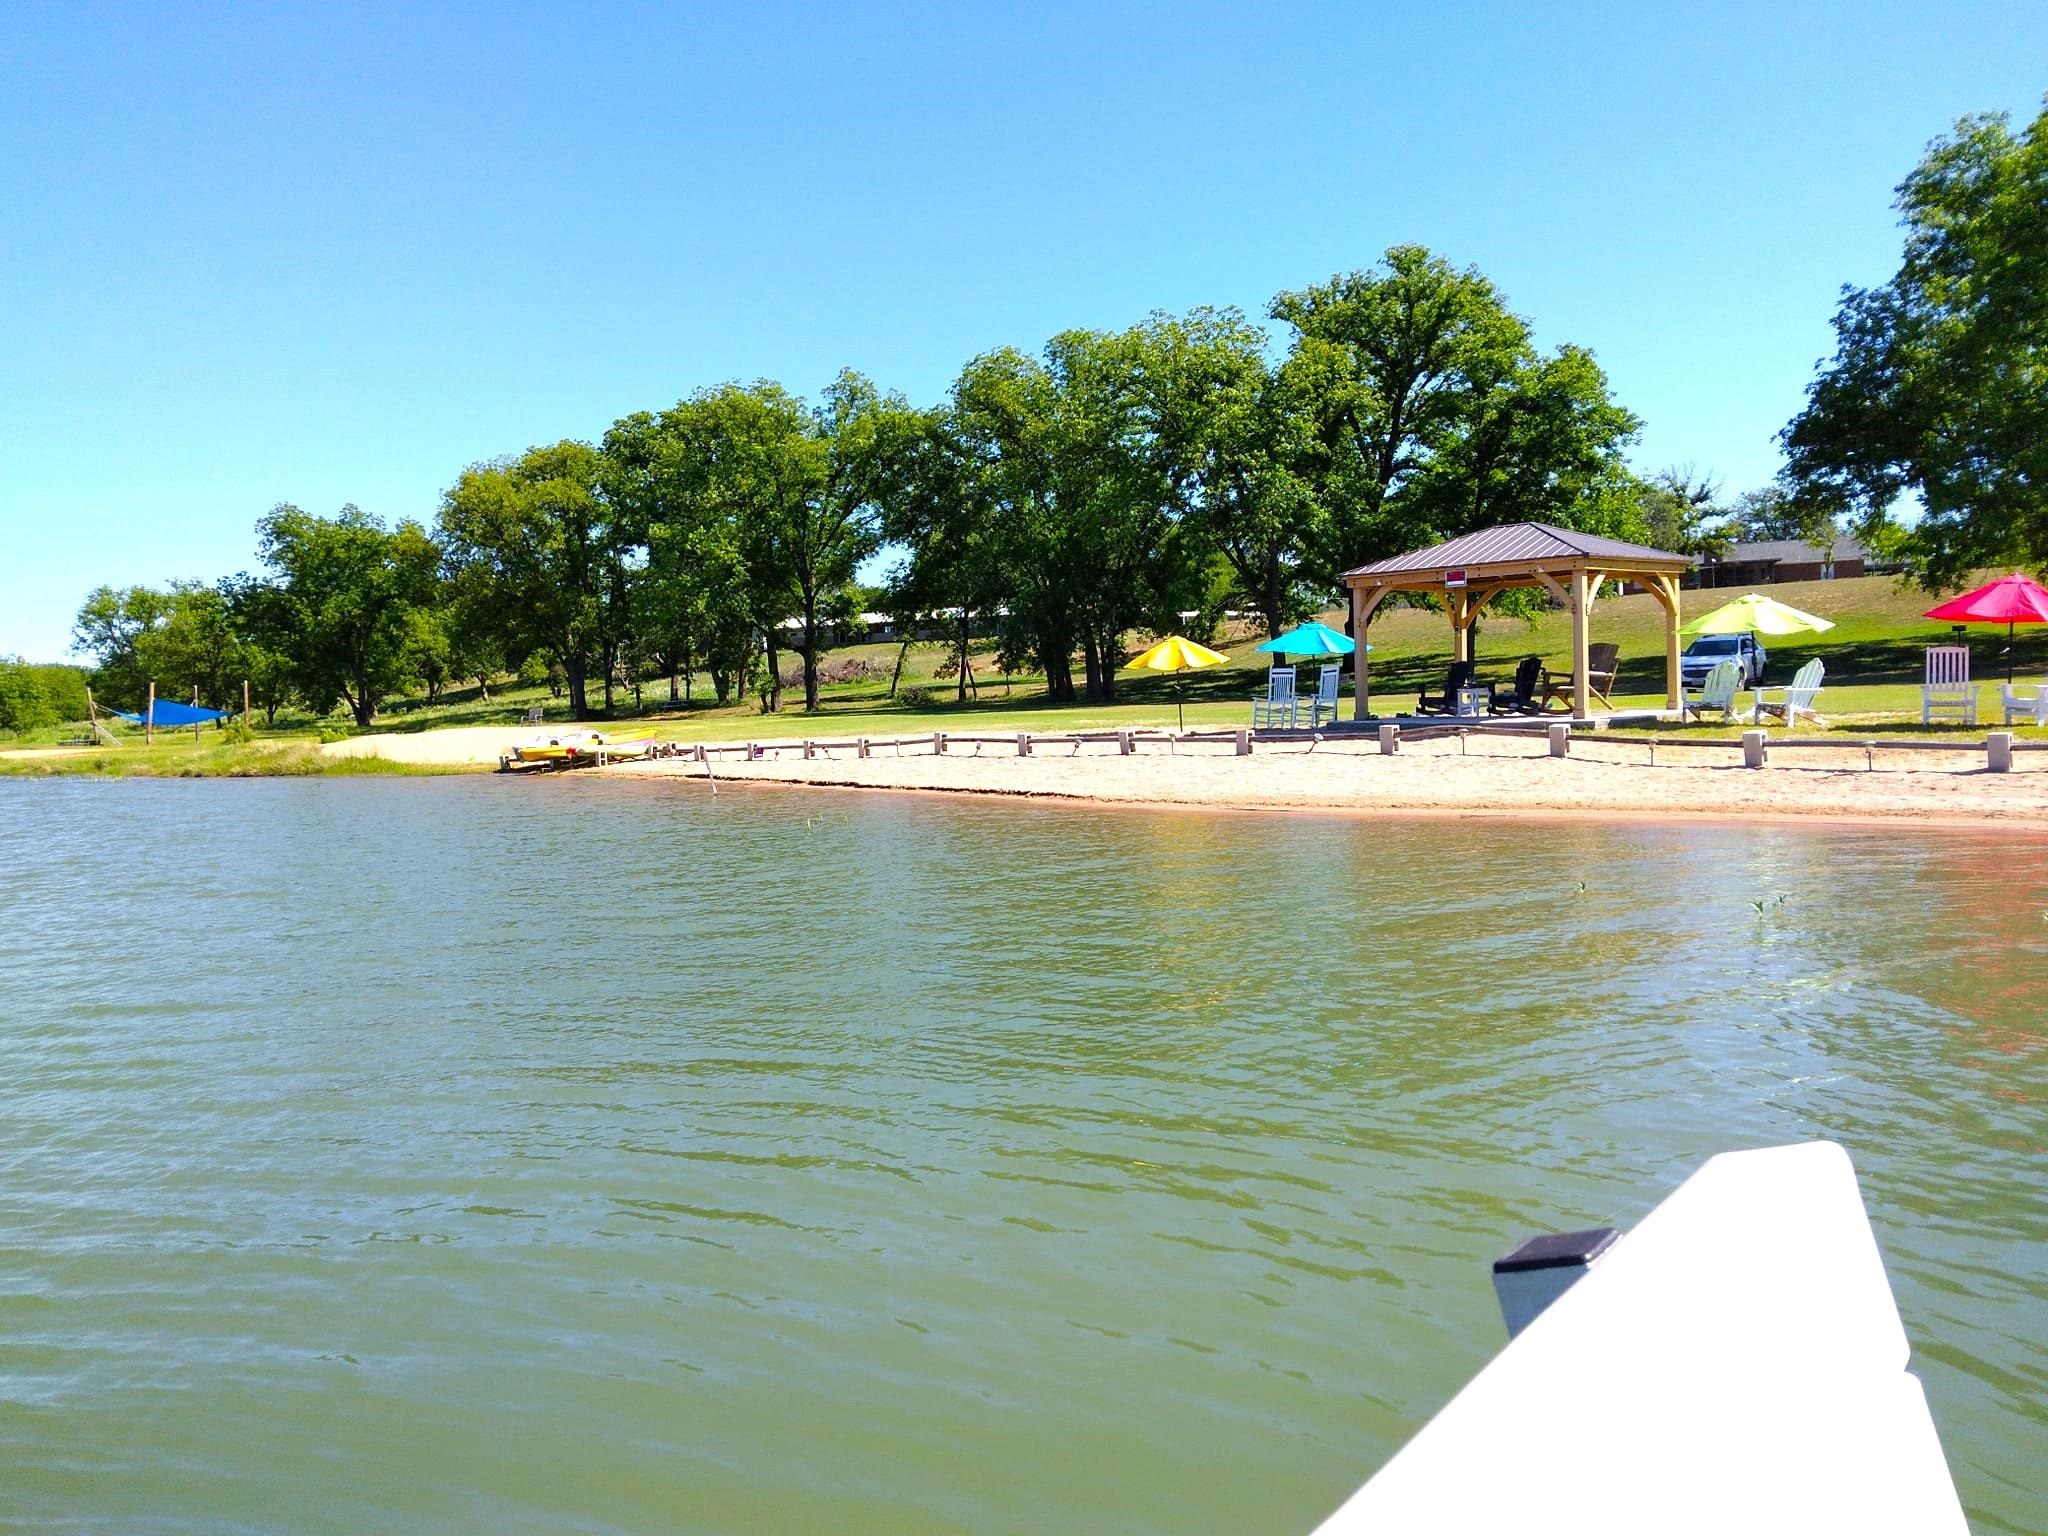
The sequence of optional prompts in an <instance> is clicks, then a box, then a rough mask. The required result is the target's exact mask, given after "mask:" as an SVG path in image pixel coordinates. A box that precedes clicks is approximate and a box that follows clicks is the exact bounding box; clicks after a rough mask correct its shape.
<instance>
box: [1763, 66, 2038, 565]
mask: <svg viewBox="0 0 2048 1536" xmlns="http://www.w3.org/2000/svg"><path fill="white" fill-rule="evenodd" d="M1896 206H1897V207H1898V209H1899V212H1900V215H1901V220H1902V222H1903V223H1904V225H1905V229H1906V243H1905V252H1904V256H1903V259H1902V260H1901V262H1900V265H1899V270H1898V272H1897V273H1896V274H1895V275H1894V276H1893V277H1892V279H1891V280H1890V281H1889V282H1886V283H1883V284H1881V285H1879V286H1877V287H1874V288H1845V289H1844V290H1843V297H1842V303H1841V306H1840V308H1839V309H1838V310H1837V311H1836V314H1835V353H1834V357H1833V358H1832V359H1831V360H1830V361H1829V362H1827V363H1826V364H1825V365H1824V366H1823V367H1822V369H1821V371H1820V373H1819V376H1818V377H1817V378H1816V379H1815V380H1814V382H1813V385H1812V386H1811V388H1810V390H1809V391H1808V398H1807V404H1806V408H1805V409H1804V410H1803V411H1802V412H1801V413H1800V414H1799V415H1798V416H1797V417H1796V418H1794V419H1793V421H1792V422H1791V424H1790V425H1789V426H1787V427H1786V429H1785V431H1784V433H1783V435H1782V439H1781V440H1782V442H1783V444H1784V447H1785V453H1786V460H1787V463H1786V480H1787V484H1788V487H1789V488H1790V490H1791V491H1792V493H1793V495H1794V496H1795V498H1796V499H1797V500H1799V501H1800V502H1802V503H1804V504H1806V505H1809V506H1812V507H1815V508H1817V509H1819V510H1820V511H1821V512H1822V513H1826V514H1839V515H1841V516H1843V517H1846V518H1850V519H1853V520H1854V521H1855V522H1856V523H1857V525H1858V526H1859V528H1860V530H1861V531H1863V532H1865V533H1866V534H1867V535H1868V536H1870V537H1872V538H1874V539H1877V540H1879V541H1881V542H1888V541H1886V540H1885V534H1886V532H1887V529H1886V524H1887V523H1888V522H1889V521H1890V520H1891V518H1892V515H1893V512H1894V508H1895V506H1896V505H1897V504H1898V503H1900V502H1901V501H1902V500H1904V499H1912V498H1917V499H1918V501H1919V502H1920V504H1921V507H1922V508H1923V511H1922V513H1921V515H1920V517H1919V518H1918V520H1917V521H1916V522H1914V523H1913V525H1912V526H1911V527H1910V528H1909V529H1908V530H1907V531H1906V533H1905V536H1904V537H1903V538H1902V539H1901V540H1899V541H1898V543H1897V546H1896V547H1897V548H1898V551H1899V552H1900V553H1901V554H1902V555H1904V557H1905V558H1906V559H1907V560H1909V561H1910V562H1911V564H1912V566H1913V568H1914V570H1915V571H1916V572H1917V573H1918V574H1919V576H1920V577H1921V578H1922V579H1923V580H1924V581H1926V582H1927V583H1928V584H1929V585H1931V586H1936V587H1940V586H1947V585H1950V584H1952V583H1953V582H1954V581H1955V580H1956V579H1957V578H1958V577H1960V576H1962V575H1963V574H1964V573H1966V572H1968V571H1969V570H1971V569H1973V568H1976V567H1980V566H1986V565H2004V564H2026V565H2035V566H2039V565H2042V564H2044V563H2048V102H2044V106H2043V110H2042V112H2041V113H2040V115H2038V116H2037V117H2035V119H2034V120H2033V122H2032V123H2031V124H2030V125H2029V126H2028V127H2027V128H2026V130H2025V131H2024V132H2018V133H2016V132H2014V130H2013V128H2012V125H2011V121H2010V119H2009V118H2008V117H2007V116H2006V115H2004V114H1993V115H1987V116H1980V117H1966V118H1964V119H1962V120H1961V121H1960V122H1958V123H1957V124H1956V127H1955V131H1954V132H1953V133H1952V134H1950V135H1949V136H1948V137H1946V138H1941V139H1937V140H1935V142H1934V143H1933V144H1932V145H1930V146H1929V148H1928V150H1927V153H1926V156H1925V157H1924V158H1923V159H1922V160H1921V162H1920V164H1919V165H1918V166H1917V167H1915V169H1914V170H1913V172H1912V174H1910V175H1909V176H1908V177H1907V178H1906V179H1905V181H1904V182H1903V183H1901V184H1900V186H1899V188H1898V200H1897V204H1896Z"/></svg>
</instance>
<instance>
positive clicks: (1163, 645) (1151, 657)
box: [1131, 635, 1230, 730]
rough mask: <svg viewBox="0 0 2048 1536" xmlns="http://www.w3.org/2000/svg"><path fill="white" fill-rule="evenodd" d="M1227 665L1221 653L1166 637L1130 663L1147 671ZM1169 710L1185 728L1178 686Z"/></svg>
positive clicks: (1183, 637) (1173, 670)
mask: <svg viewBox="0 0 2048 1536" xmlns="http://www.w3.org/2000/svg"><path fill="white" fill-rule="evenodd" d="M1229 664H1230V658H1229V657H1228V656H1225V655H1223V654H1222V653H1221V652H1218V651H1212V650H1210V649H1209V647H1207V646H1206V645H1197V644H1195V642H1194V641H1192V640H1190V639H1188V638H1187V637H1186V636H1184V635H1168V636H1167V637H1166V638H1165V639H1164V640H1162V641H1160V642H1159V643H1158V644H1157V645H1155V646H1153V647H1152V648H1151V649H1150V650H1149V651H1146V652H1145V653H1144V654H1143V655H1141V656H1139V657H1138V658H1137V659H1136V660H1135V661H1133V662H1132V663H1131V666H1132V667H1133V668H1137V667H1143V668H1144V669H1145V670H1146V671H1148V672H1189V671H1193V670H1195V669H1196V668H1199V667H1222V666H1228V665H1229ZM1173 709H1174V714H1175V717H1176V718H1178V719H1179V721H1180V728H1181V729H1182V730H1186V729H1187V728H1188V717H1187V711H1186V710H1185V709H1184V708H1182V706H1181V700H1180V685H1179V683H1175V684H1174V689H1173Z"/></svg>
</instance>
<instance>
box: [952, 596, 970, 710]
mask: <svg viewBox="0 0 2048 1536" xmlns="http://www.w3.org/2000/svg"><path fill="white" fill-rule="evenodd" d="M967 645H968V634H967V605H966V604H965V603H962V604H961V605H960V682H959V688H958V690H957V691H956V693H955V695H954V702H956V703H960V704H965V703H966V702H967V679H968V676H969V674H970V672H971V671H972V669H971V668H970V667H969V666H968V664H967Z"/></svg>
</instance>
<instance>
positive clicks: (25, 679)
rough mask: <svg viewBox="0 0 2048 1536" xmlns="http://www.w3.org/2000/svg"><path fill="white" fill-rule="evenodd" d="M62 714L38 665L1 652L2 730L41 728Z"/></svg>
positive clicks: (0, 722) (0, 725)
mask: <svg viewBox="0 0 2048 1536" xmlns="http://www.w3.org/2000/svg"><path fill="white" fill-rule="evenodd" d="M81 713H83V711H81ZM59 718H60V716H59V715H58V712H57V707H56V705H55V704H54V703H53V702H52V701H51V699H50V695H49V690H48V689H47V688H45V687H44V686H43V679H42V678H41V676H39V675H38V672H37V669H36V668H35V667H32V666H30V665H29V664H28V663H27V662H26V661H23V660H22V659H21V658H20V657H19V656H0V731H37V730H41V729H42V728H43V727H44V726H48V725H55V724H56V723H57V722H58V720H59Z"/></svg>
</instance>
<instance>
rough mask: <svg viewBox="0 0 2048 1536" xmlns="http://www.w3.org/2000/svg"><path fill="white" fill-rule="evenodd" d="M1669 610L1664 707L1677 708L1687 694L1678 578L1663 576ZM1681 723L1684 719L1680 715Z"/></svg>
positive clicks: (1667, 608) (1665, 647) (1665, 625)
mask: <svg viewBox="0 0 2048 1536" xmlns="http://www.w3.org/2000/svg"><path fill="white" fill-rule="evenodd" d="M1663 583H1664V591H1665V594H1666V600H1665V603H1664V606H1665V608H1666V610H1667V612H1666V614H1665V618H1664V707H1665V708H1666V709H1677V708H1678V707H1679V705H1680V703H1681V702H1682V701H1683V699H1684V697H1685V695H1684V692H1683V684H1682V680H1681V676H1680V672H1679V662H1678V578H1677V577H1676V576H1666V577H1664V578H1663ZM1680 723H1681V724H1683V723H1684V719H1683V717H1682V716H1681V717H1680Z"/></svg>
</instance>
